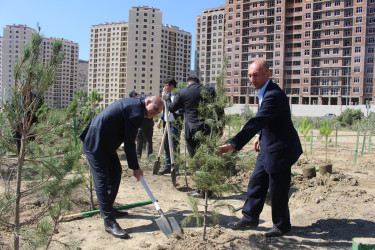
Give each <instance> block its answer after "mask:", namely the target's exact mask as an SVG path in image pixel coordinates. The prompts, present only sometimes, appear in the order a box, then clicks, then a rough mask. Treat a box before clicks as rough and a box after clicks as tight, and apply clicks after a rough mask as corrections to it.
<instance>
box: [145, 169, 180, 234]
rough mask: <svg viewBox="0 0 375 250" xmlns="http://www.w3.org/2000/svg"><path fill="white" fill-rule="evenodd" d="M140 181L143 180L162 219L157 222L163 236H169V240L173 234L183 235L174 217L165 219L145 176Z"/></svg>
mask: <svg viewBox="0 0 375 250" xmlns="http://www.w3.org/2000/svg"><path fill="white" fill-rule="evenodd" d="M140 179H141V182H142V185H143V187H144V188H145V190H146V192H147V194H148V196H149V197H150V199H151V200H152V202H153V203H154V205H155V208H156V210H157V211H158V214H159V215H160V218H158V219H156V220H155V222H156V224H157V225H158V227H159V229H160V230H161V231H162V232H163V234H165V236H167V238H168V237H169V236H170V235H171V234H178V235H182V231H181V227H180V225H178V223H177V221H176V219H175V218H174V217H168V218H167V217H165V215H164V213H163V211H162V210H161V208H160V207H159V204H158V202H157V201H156V200H155V197H154V196H153V195H152V193H151V190H150V189H149V187H148V186H147V184H146V182H145V180H144V179H143V176H141V178H140Z"/></svg>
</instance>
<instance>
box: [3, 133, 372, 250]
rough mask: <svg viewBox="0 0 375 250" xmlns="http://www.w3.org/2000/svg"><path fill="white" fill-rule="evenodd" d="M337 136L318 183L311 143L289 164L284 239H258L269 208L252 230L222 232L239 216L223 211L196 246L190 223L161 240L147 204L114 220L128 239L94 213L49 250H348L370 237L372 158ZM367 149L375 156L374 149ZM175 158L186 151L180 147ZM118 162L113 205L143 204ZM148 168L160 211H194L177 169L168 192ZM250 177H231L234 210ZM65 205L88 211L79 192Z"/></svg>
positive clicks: (166, 179) (179, 214) (64, 230)
mask: <svg viewBox="0 0 375 250" xmlns="http://www.w3.org/2000/svg"><path fill="white" fill-rule="evenodd" d="M347 133H350V132H347ZM352 134H355V133H354V132H353V133H352ZM160 138H161V133H159V132H156V133H155V137H154V152H158V146H159V145H158V141H159V139H160ZM343 138H344V139H343V140H342V141H339V142H338V146H337V147H335V145H334V144H335V143H331V144H330V145H329V159H330V160H331V162H332V164H333V171H332V174H327V175H321V174H320V173H319V172H317V174H316V177H314V178H311V179H307V178H304V177H303V176H302V169H303V167H304V166H306V165H313V166H316V168H318V167H319V164H320V163H321V162H323V161H324V160H325V157H326V155H325V151H324V146H323V144H319V143H316V144H315V146H314V152H313V155H308V158H309V160H306V157H305V156H301V159H300V160H299V162H298V163H296V164H295V166H293V168H292V173H293V175H294V176H293V177H292V186H291V191H290V201H289V204H290V214H291V222H292V231H291V232H290V233H289V234H288V235H286V236H284V237H280V238H275V239H267V238H265V237H264V233H265V232H266V231H268V230H269V229H270V228H271V227H272V220H271V209H270V206H269V205H267V204H266V205H265V207H264V209H263V212H262V214H261V217H260V225H259V227H258V228H257V229H256V230H246V231H233V230H231V229H228V228H227V226H226V225H227V223H228V222H231V221H235V220H238V219H240V218H241V212H240V211H238V212H237V213H236V214H234V215H233V214H231V213H230V212H229V211H228V210H220V222H219V223H218V224H215V223H213V221H212V220H211V221H210V224H209V228H208V230H207V235H206V239H207V240H206V241H203V240H202V228H199V227H196V226H195V223H190V224H188V226H186V227H183V232H184V233H183V235H182V236H181V237H176V236H172V237H170V238H166V237H165V236H164V235H163V234H162V232H161V231H160V230H159V228H158V226H157V225H156V223H155V221H154V219H155V218H158V217H159V215H158V214H157V212H156V210H155V208H154V206H153V205H152V204H150V205H146V206H141V207H136V208H132V209H129V211H128V212H129V216H128V217H124V218H121V219H118V222H119V224H120V225H121V226H122V227H123V228H124V229H126V230H128V231H129V232H130V234H131V238H130V239H128V240H121V239H117V238H114V237H112V236H111V235H109V234H108V233H106V232H105V231H104V227H103V221H102V219H101V218H100V216H99V215H94V216H91V217H87V218H84V219H80V220H73V221H69V222H63V223H61V225H60V227H59V230H58V232H57V234H56V235H55V240H56V241H55V242H53V245H52V247H51V249H63V246H62V245H61V244H60V243H58V242H64V243H68V242H70V243H74V244H73V245H74V246H76V247H78V248H81V249H159V250H161V249H283V248H287V249H292V248H298V249H319V248H321V249H327V248H328V249H331V248H336V249H345V248H346V249H349V248H351V246H352V238H354V237H375V214H374V200H375V171H374V169H375V162H374V160H373V159H375V153H374V152H370V153H368V152H367V149H366V151H365V152H364V155H363V156H360V154H359V155H358V159H357V162H354V154H355V143H351V142H349V141H345V140H349V139H348V138H349V136H347V137H343ZM353 138H355V137H353ZM353 138H352V139H351V140H353ZM372 149H373V151H375V148H372ZM119 152H121V151H119ZM181 152H182V153H183V152H184V145H183V144H182V145H181ZM251 152H252V147H251V144H249V145H247V146H246V147H245V149H244V150H243V151H241V155H244V157H243V158H244V160H248V159H247V158H246V156H245V155H249V154H250V153H251ZM121 153H122V152H121ZM144 157H145V156H144ZM121 162H122V164H123V165H124V172H123V178H122V182H121V186H120V190H119V194H118V197H117V199H116V204H117V205H123V204H128V203H134V202H139V201H144V200H149V197H148V196H147V193H146V191H145V190H144V189H143V187H142V185H141V183H140V182H137V181H136V180H135V178H134V177H133V176H132V171H130V170H128V169H127V166H126V165H127V164H126V161H121ZM153 163H154V159H151V160H148V159H146V158H143V159H142V160H141V166H142V168H143V170H144V173H145V180H146V182H147V184H148V185H149V187H150V189H151V190H152V192H153V193H154V196H155V197H156V199H158V200H159V205H160V207H161V208H162V209H163V211H164V213H165V214H166V215H167V216H169V217H174V218H175V219H176V220H177V221H178V222H180V221H182V220H183V219H184V218H185V217H186V216H189V215H191V213H192V212H191V209H190V207H189V204H188V201H187V194H188V193H189V192H191V191H192V190H194V183H193V181H192V180H191V178H190V177H189V176H188V177H187V179H185V176H184V175H183V174H184V172H183V171H181V175H180V176H178V177H177V184H178V186H177V188H174V187H173V185H172V182H171V176H170V175H165V176H158V175H152V166H153ZM249 164H251V163H250V160H249ZM162 167H163V160H162ZM250 174H251V170H241V171H239V172H238V173H237V175H236V176H234V177H233V178H232V179H231V181H233V182H237V183H240V184H241V185H242V190H243V192H241V193H238V194H228V195H226V196H225V197H224V200H223V202H226V203H228V204H231V205H233V206H234V207H241V206H242V205H243V203H244V200H245V192H246V188H247V184H248V181H249V177H250ZM186 183H187V185H186ZM36 198H37V197H35V199H36ZM200 201H201V203H200V206H199V207H200V210H201V211H203V199H200ZM71 202H72V204H73V206H72V211H71V212H70V213H72V214H73V213H77V212H82V211H87V210H90V208H89V203H88V196H87V193H86V192H85V191H83V190H80V191H79V192H78V193H76V194H75V195H73V196H72V199H71ZM215 202H217V201H215V200H214V199H213V200H211V201H210V203H211V204H213V203H215ZM34 209H36V210H37V209H38V203H37V199H36V200H34V201H29V207H28V209H27V211H26V210H25V211H24V213H25V214H26V213H28V212H30V211H33V210H34ZM0 242H1V243H0V248H2V249H7V248H10V245H11V242H12V240H11V234H10V232H7V231H6V230H2V231H0Z"/></svg>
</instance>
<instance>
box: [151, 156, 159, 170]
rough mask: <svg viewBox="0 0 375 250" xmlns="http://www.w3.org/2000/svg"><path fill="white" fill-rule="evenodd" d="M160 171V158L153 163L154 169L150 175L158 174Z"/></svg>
mask: <svg viewBox="0 0 375 250" xmlns="http://www.w3.org/2000/svg"><path fill="white" fill-rule="evenodd" d="M159 169H160V158H158V160H157V161H156V162H155V163H154V169H153V170H152V174H158V172H159Z"/></svg>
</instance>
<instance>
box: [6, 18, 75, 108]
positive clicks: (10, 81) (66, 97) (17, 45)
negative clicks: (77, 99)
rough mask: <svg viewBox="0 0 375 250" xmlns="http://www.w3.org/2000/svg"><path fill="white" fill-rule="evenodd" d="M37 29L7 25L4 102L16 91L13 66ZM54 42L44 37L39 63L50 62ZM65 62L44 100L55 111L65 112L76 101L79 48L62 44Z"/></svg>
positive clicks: (69, 44) (72, 43) (69, 42)
mask: <svg viewBox="0 0 375 250" xmlns="http://www.w3.org/2000/svg"><path fill="white" fill-rule="evenodd" d="M34 32H36V31H35V30H34V29H32V28H29V27H27V26H25V25H7V26H6V27H5V28H4V29H3V38H2V43H1V44H0V45H1V54H0V69H1V73H0V76H1V77H0V83H1V98H2V100H4V99H5V98H7V96H8V95H9V91H10V89H11V88H12V87H14V76H13V74H14V65H15V63H16V62H17V61H18V60H19V59H20V58H21V55H22V51H23V46H24V44H26V43H28V42H29V41H31V36H32V33H34ZM53 40H54V38H48V37H44V38H43V41H42V45H41V46H42V53H41V58H40V60H41V61H43V62H45V61H48V60H49V59H50V57H51V53H52V43H53ZM63 52H64V54H65V58H64V61H63V62H62V64H61V66H60V67H59V69H58V72H57V75H56V80H55V82H54V83H53V85H52V86H51V87H50V88H49V89H48V91H47V92H46V93H45V96H44V102H45V103H46V104H47V105H49V106H51V107H55V108H66V107H67V106H68V105H69V104H70V102H71V101H72V100H73V95H74V90H76V88H77V65H78V60H79V59H78V56H79V46H78V44H77V43H74V42H71V41H67V40H63Z"/></svg>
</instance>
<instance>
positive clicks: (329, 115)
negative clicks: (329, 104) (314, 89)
mask: <svg viewBox="0 0 375 250" xmlns="http://www.w3.org/2000/svg"><path fill="white" fill-rule="evenodd" d="M332 117H336V115H335V114H325V115H323V116H322V118H332Z"/></svg>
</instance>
